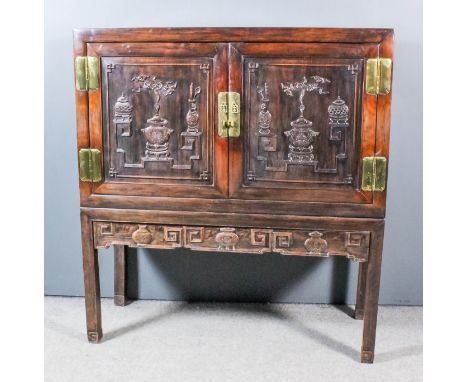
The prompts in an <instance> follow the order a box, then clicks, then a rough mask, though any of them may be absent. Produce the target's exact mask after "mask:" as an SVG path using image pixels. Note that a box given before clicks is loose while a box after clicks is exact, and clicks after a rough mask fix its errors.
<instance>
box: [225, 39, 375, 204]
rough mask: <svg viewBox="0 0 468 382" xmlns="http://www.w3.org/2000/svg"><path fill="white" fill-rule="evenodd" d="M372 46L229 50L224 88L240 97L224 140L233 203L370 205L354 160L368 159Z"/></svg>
mask: <svg viewBox="0 0 468 382" xmlns="http://www.w3.org/2000/svg"><path fill="white" fill-rule="evenodd" d="M377 56H378V46H377V45H376V44H363V45H359V44H339V43H334V44H331V43H321V44H314V43H309V44H307V43H304V44H296V43H289V44H288V43H285V44H274V43H271V44H268V43H264V44H255V43H246V44H235V45H233V46H232V47H231V49H230V65H231V71H230V72H231V73H230V86H231V87H230V89H231V90H233V91H239V92H240V93H241V94H242V100H241V103H242V109H241V110H242V114H243V115H242V123H241V135H240V137H239V138H231V141H230V184H229V188H230V195H231V197H235V198H246V199H262V200H285V201H305V202H324V203H362V204H366V203H367V204H368V203H372V199H373V193H372V192H364V191H361V190H360V186H361V176H362V174H361V167H362V166H361V160H362V158H363V157H365V156H372V155H374V153H375V142H376V112H377V97H376V96H370V95H367V94H366V93H365V87H364V78H365V66H366V59H367V58H370V57H377Z"/></svg>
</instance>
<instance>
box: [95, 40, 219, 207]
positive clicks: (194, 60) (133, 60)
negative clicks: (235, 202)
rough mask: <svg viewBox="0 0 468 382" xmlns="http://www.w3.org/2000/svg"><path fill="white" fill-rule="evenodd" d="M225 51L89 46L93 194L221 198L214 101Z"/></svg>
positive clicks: (204, 47)
mask: <svg viewBox="0 0 468 382" xmlns="http://www.w3.org/2000/svg"><path fill="white" fill-rule="evenodd" d="M226 52H227V50H226V45H223V44H197V43H193V44H187V43H125V44H121V43H88V44H87V54H88V56H94V57H98V59H99V63H100V88H99V89H98V90H91V91H89V129H90V146H91V147H93V148H98V149H100V150H101V151H102V154H103V170H104V175H103V181H102V182H101V183H98V184H94V185H93V189H92V193H93V194H101V195H123V196H178V197H193V196H197V197H209V198H217V197H224V196H226V195H227V188H228V186H227V158H226V157H227V154H226V152H227V142H226V140H223V139H219V138H218V137H217V134H215V132H216V131H217V128H216V126H215V124H216V123H217V118H215V115H216V110H215V108H216V103H215V102H214V99H215V96H216V94H217V93H218V92H219V91H221V90H223V89H225V88H226V85H225V82H226V65H227V62H226V58H227V53H226Z"/></svg>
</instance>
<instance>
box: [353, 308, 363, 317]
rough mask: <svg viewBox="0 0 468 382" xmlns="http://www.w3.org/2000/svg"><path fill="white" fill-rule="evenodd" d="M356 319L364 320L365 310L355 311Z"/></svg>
mask: <svg viewBox="0 0 468 382" xmlns="http://www.w3.org/2000/svg"><path fill="white" fill-rule="evenodd" d="M354 319H355V320H362V319H364V309H355V310H354Z"/></svg>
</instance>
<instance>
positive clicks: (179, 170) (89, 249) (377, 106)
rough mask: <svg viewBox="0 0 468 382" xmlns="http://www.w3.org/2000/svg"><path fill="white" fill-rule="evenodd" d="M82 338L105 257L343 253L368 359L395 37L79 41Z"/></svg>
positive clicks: (92, 33) (154, 32)
mask: <svg viewBox="0 0 468 382" xmlns="http://www.w3.org/2000/svg"><path fill="white" fill-rule="evenodd" d="M74 43H75V44H74V56H75V88H76V111H77V129H78V150H77V157H78V160H79V168H80V201H81V227H82V244H83V264H84V283H85V295H86V296H85V297H86V321H87V333H88V339H89V341H90V342H99V340H100V339H101V337H102V327H101V308H100V291H99V267H98V257H97V250H98V249H99V248H105V247H109V246H114V248H115V303H116V304H117V305H125V299H126V298H125V261H126V259H125V256H126V252H125V250H126V247H128V246H130V247H145V248H156V249H168V250H169V249H173V248H178V247H184V248H191V249H193V250H197V251H219V252H232V253H233V256H234V253H251V254H258V256H261V254H262V253H276V254H278V255H284V256H311V257H314V256H319V257H329V256H345V257H347V258H348V259H350V260H352V261H356V262H359V277H358V286H357V301H356V310H355V317H356V318H357V319H363V320H364V335H363V342H362V349H361V361H362V362H369V363H370V362H373V359H374V347H375V333H376V324H377V306H378V296H379V284H380V268H381V256H382V244H383V232H384V217H385V203H386V190H385V189H386V173H387V160H388V146H389V127H390V102H391V75H392V58H393V57H392V55H393V31H392V30H391V29H312V28H300V29H295V28H191V29H183V28H168V29H88V30H76V31H75V34H74Z"/></svg>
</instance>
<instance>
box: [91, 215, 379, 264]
mask: <svg viewBox="0 0 468 382" xmlns="http://www.w3.org/2000/svg"><path fill="white" fill-rule="evenodd" d="M93 230H94V246H95V248H106V247H109V246H111V245H114V244H120V245H128V246H130V247H145V248H155V249H174V248H189V249H193V250H198V251H216V252H237V253H259V254H261V253H278V254H281V255H291V256H316V257H329V256H345V257H347V258H349V259H351V260H354V261H358V262H364V261H367V258H368V253H369V243H370V232H369V231H331V230H320V229H317V230H281V229H278V230H276V229H258V228H234V227H201V226H172V225H156V224H131V223H113V222H99V221H97V222H94V225H93Z"/></svg>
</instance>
